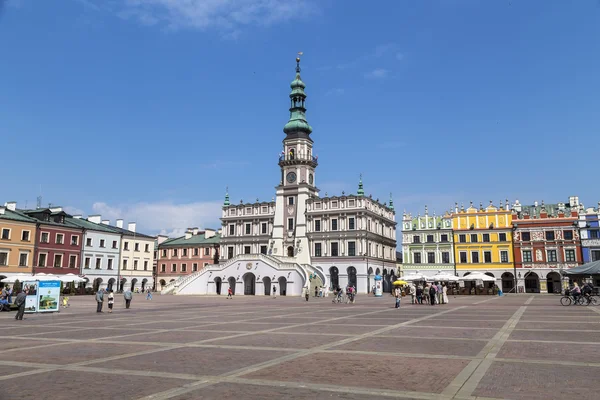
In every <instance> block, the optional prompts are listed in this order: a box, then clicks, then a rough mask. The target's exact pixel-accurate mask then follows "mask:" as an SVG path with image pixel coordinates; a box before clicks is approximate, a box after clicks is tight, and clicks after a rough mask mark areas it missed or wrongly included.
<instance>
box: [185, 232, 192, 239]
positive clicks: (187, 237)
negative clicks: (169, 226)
mask: <svg viewBox="0 0 600 400" xmlns="http://www.w3.org/2000/svg"><path fill="white" fill-rule="evenodd" d="M191 238H192V232H190V231H187V232H186V233H185V239H186V240H187V239H191Z"/></svg>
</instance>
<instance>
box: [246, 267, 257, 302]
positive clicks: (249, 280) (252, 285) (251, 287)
mask: <svg viewBox="0 0 600 400" xmlns="http://www.w3.org/2000/svg"><path fill="white" fill-rule="evenodd" d="M255 289H256V276H254V274H253V273H252V272H247V273H245V274H244V295H245V296H254V295H255V294H256V293H255Z"/></svg>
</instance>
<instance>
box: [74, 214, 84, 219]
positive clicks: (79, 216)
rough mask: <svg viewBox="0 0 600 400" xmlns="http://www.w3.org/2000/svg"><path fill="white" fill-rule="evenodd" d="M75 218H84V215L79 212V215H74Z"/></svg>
mask: <svg viewBox="0 0 600 400" xmlns="http://www.w3.org/2000/svg"><path fill="white" fill-rule="evenodd" d="M73 218H75V219H81V218H83V216H82V215H80V214H77V215H73Z"/></svg>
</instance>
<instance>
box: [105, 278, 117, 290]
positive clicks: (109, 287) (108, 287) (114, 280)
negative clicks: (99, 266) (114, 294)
mask: <svg viewBox="0 0 600 400" xmlns="http://www.w3.org/2000/svg"><path fill="white" fill-rule="evenodd" d="M116 281H117V280H116V279H115V278H110V279H109V280H108V284H107V285H106V290H108V291H109V292H110V291H111V290H114V289H113V286H114V284H115V282H116Z"/></svg>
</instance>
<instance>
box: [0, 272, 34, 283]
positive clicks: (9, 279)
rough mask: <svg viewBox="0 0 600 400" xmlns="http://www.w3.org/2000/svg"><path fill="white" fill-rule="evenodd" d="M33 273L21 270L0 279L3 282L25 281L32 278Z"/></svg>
mask: <svg viewBox="0 0 600 400" xmlns="http://www.w3.org/2000/svg"><path fill="white" fill-rule="evenodd" d="M31 278H32V276H31V274H26V273H23V272H19V273H18V274H11V275H10V276H8V277H6V278H4V279H2V280H0V282H3V283H15V282H16V281H19V282H23V281H25V280H31Z"/></svg>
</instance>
